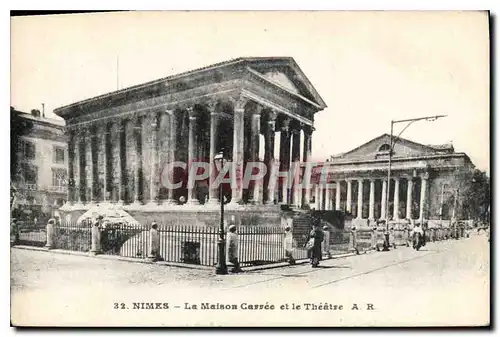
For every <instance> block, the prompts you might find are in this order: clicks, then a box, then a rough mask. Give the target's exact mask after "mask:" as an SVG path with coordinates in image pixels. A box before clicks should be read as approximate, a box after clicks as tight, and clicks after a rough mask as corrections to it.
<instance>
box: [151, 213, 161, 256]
mask: <svg viewBox="0 0 500 337" xmlns="http://www.w3.org/2000/svg"><path fill="white" fill-rule="evenodd" d="M148 260H149V261H151V262H155V261H159V260H161V255H160V233H159V232H158V224H157V223H156V222H153V223H152V224H151V229H150V230H149V252H148Z"/></svg>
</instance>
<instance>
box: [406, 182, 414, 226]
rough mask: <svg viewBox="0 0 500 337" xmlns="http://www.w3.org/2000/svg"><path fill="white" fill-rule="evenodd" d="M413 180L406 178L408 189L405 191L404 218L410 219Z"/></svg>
mask: <svg viewBox="0 0 500 337" xmlns="http://www.w3.org/2000/svg"><path fill="white" fill-rule="evenodd" d="M412 197H413V180H412V178H411V177H410V178H408V189H407V191H406V218H407V219H411V213H412V205H413V200H412Z"/></svg>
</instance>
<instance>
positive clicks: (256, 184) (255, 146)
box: [249, 105, 262, 204]
mask: <svg viewBox="0 0 500 337" xmlns="http://www.w3.org/2000/svg"><path fill="white" fill-rule="evenodd" d="M261 111H262V107H261V106H260V105H257V106H256V107H255V109H254V110H252V130H251V136H250V160H251V161H252V162H254V163H255V162H258V161H259V159H260V158H259V149H260V115H261ZM261 184H262V182H260V181H255V180H254V181H253V190H252V193H251V198H250V202H251V203H252V204H261V203H262V200H260V199H259V195H260V185H261ZM249 187H250V186H249Z"/></svg>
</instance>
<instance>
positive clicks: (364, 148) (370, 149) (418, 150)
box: [332, 134, 453, 161]
mask: <svg viewBox="0 0 500 337" xmlns="http://www.w3.org/2000/svg"><path fill="white" fill-rule="evenodd" d="M393 140H394V141H395V144H394V147H393V157H418V156H426V155H434V154H444V153H453V147H452V146H451V145H450V146H448V147H446V146H439V147H438V146H429V145H423V144H419V143H416V142H413V141H410V140H407V139H403V138H399V139H396V137H394V138H393ZM389 144H390V136H389V135H388V134H383V135H382V136H379V137H377V138H374V139H372V140H370V141H368V142H366V143H364V144H362V145H360V146H358V147H357V148H355V149H353V150H351V151H349V152H346V153H343V154H341V155H338V156H334V157H332V160H333V161H346V160H356V161H357V160H373V159H382V158H388V155H389V148H390V145H389Z"/></svg>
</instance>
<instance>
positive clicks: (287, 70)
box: [244, 57, 326, 108]
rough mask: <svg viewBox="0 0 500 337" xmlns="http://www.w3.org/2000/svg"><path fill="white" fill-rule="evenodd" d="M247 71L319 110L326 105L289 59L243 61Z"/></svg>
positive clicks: (273, 58)
mask: <svg viewBox="0 0 500 337" xmlns="http://www.w3.org/2000/svg"><path fill="white" fill-rule="evenodd" d="M244 60H246V62H247V63H248V65H249V67H248V68H249V69H250V70H252V71H255V73H257V74H259V75H260V76H262V78H264V79H266V80H268V81H269V82H271V83H273V84H275V85H278V86H280V87H282V88H284V89H286V90H288V91H290V92H292V93H294V94H296V95H300V96H302V97H304V98H306V99H308V100H310V101H311V102H314V103H315V104H317V105H318V106H319V107H321V108H325V107H326V104H325V102H324V101H323V99H322V98H321V97H320V96H319V94H318V92H317V91H316V89H314V87H313V86H312V84H311V82H310V81H309V79H308V78H307V77H306V76H305V74H304V73H303V72H302V70H301V69H300V67H299V66H298V64H297V63H296V62H295V60H294V59H293V58H291V57H255V58H246V59H244Z"/></svg>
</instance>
